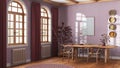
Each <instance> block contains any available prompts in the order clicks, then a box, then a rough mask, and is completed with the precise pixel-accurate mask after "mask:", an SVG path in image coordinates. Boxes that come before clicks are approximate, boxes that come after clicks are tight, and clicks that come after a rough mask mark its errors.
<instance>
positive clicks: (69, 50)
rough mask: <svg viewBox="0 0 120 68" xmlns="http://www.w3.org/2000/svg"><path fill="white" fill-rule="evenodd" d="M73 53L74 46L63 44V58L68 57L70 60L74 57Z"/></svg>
mask: <svg viewBox="0 0 120 68" xmlns="http://www.w3.org/2000/svg"><path fill="white" fill-rule="evenodd" d="M72 54H73V48H72V47H66V46H64V45H63V57H62V59H63V60H64V59H65V58H67V59H68V62H69V60H70V58H71V59H72Z"/></svg>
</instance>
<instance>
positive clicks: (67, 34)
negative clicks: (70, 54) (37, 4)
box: [58, 22, 72, 50]
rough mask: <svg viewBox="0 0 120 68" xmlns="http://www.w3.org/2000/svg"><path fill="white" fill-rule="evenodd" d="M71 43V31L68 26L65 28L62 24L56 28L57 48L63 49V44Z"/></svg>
mask: <svg viewBox="0 0 120 68" xmlns="http://www.w3.org/2000/svg"><path fill="white" fill-rule="evenodd" d="M70 43H72V29H71V27H70V26H65V24H64V23H63V22H62V25H61V26H59V27H58V44H59V46H58V48H59V49H60V50H61V49H63V44H70Z"/></svg>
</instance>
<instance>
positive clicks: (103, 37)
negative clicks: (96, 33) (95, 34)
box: [100, 34, 109, 44]
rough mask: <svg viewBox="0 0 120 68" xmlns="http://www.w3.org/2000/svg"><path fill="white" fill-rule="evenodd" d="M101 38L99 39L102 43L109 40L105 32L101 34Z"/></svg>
mask: <svg viewBox="0 0 120 68" xmlns="http://www.w3.org/2000/svg"><path fill="white" fill-rule="evenodd" d="M101 37H102V38H101V39H100V41H101V42H102V43H103V44H106V43H107V42H108V41H109V36H107V34H101Z"/></svg>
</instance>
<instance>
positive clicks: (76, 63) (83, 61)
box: [9, 57, 120, 68]
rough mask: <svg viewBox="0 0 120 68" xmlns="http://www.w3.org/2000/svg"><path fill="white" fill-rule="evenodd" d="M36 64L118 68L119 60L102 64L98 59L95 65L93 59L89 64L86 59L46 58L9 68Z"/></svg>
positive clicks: (84, 67)
mask: <svg viewBox="0 0 120 68" xmlns="http://www.w3.org/2000/svg"><path fill="white" fill-rule="evenodd" d="M36 64H65V65H70V66H73V67H74V68H120V60H109V62H108V63H104V61H103V59H100V61H99V62H98V63H96V62H95V58H93V59H90V60H89V62H86V58H79V60H75V61H73V60H69V62H68V59H65V60H62V59H61V58H60V57H54V58H48V59H44V60H40V61H38V62H34V63H27V64H24V65H20V66H15V67H9V68H25V67H26V66H30V65H36Z"/></svg>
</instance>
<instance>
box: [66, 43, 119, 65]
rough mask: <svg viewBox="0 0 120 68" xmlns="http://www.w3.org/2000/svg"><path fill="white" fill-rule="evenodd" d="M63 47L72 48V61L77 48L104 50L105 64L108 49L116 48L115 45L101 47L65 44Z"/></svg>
mask: <svg viewBox="0 0 120 68" xmlns="http://www.w3.org/2000/svg"><path fill="white" fill-rule="evenodd" d="M64 46H65V47H66V46H67V47H72V48H73V55H72V59H74V58H75V57H74V55H75V54H76V52H77V50H78V48H101V49H104V62H105V63H107V61H108V58H109V49H111V48H116V47H117V46H115V45H106V46H102V45H97V44H84V45H81V44H72V45H71V44H67V45H64Z"/></svg>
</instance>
